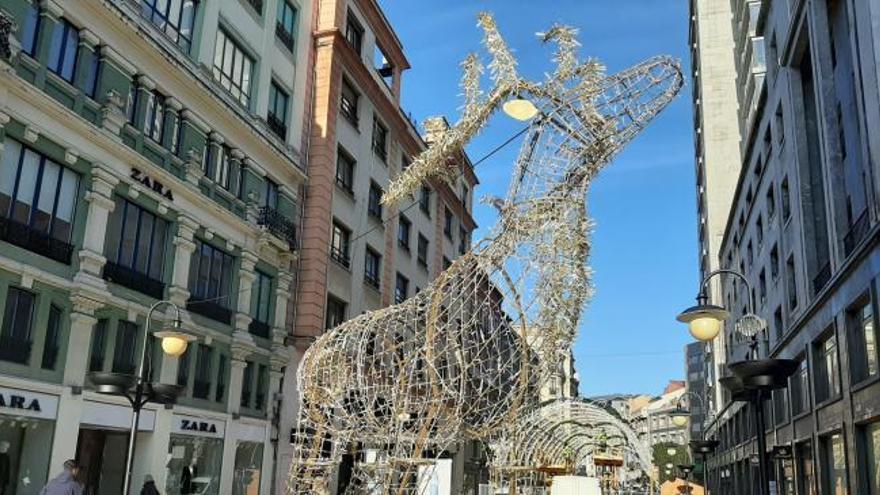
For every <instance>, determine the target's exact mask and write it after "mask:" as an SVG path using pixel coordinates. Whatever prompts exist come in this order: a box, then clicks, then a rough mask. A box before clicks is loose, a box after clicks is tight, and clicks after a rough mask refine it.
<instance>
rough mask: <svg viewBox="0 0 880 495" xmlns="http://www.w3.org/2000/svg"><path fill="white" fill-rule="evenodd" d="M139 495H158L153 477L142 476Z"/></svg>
mask: <svg viewBox="0 0 880 495" xmlns="http://www.w3.org/2000/svg"><path fill="white" fill-rule="evenodd" d="M141 495H160V494H159V489H158V488H156V481H155V480H153V475H150V474H148V475H146V476H144V486H143V488H141Z"/></svg>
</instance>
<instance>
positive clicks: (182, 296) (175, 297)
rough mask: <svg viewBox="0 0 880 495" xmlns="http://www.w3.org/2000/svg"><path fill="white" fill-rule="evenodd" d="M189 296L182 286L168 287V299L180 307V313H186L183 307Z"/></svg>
mask: <svg viewBox="0 0 880 495" xmlns="http://www.w3.org/2000/svg"><path fill="white" fill-rule="evenodd" d="M193 249H195V246H193ZM189 296H190V293H189V290H187V289H186V288H184V287H180V286H177V285H172V286H170V287H168V300H170V301H171V302H173V303H174V304H176V305H177V306H178V307H179V308H180V312H181V313H186V311H185V310H184V308H185V307H186V302H187V301H188V300H189Z"/></svg>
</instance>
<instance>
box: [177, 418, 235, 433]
mask: <svg viewBox="0 0 880 495" xmlns="http://www.w3.org/2000/svg"><path fill="white" fill-rule="evenodd" d="M225 427H226V423H225V422H224V421H217V420H213V419H205V418H197V417H194V416H184V415H179V414H175V415H174V425H173V428H174V430H173V432H174V433H180V434H184V435H197V436H201V437H212V438H223V434H224V433H225V429H226V428H225Z"/></svg>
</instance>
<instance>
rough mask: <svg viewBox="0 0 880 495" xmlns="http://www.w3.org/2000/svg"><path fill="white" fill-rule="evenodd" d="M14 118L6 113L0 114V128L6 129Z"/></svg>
mask: <svg viewBox="0 0 880 495" xmlns="http://www.w3.org/2000/svg"><path fill="white" fill-rule="evenodd" d="M10 120H12V118H11V117H10V116H9V114H8V113H6V112H0V127H5V126H6V124H8V123H9V121H10Z"/></svg>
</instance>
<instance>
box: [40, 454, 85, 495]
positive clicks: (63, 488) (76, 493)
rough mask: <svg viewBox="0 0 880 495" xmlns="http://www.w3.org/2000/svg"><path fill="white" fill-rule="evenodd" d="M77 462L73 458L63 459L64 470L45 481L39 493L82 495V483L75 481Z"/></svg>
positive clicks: (77, 468) (46, 494)
mask: <svg viewBox="0 0 880 495" xmlns="http://www.w3.org/2000/svg"><path fill="white" fill-rule="evenodd" d="M78 475H79V463H77V462H76V461H75V460H74V459H69V460H66V461H64V472H62V473H61V474H59V475H58V476H56V477H55V478H53V479H52V480H50V481H49V482H48V483H46V486H44V487H43V489H42V490H41V491H40V495H82V493H83V488H82V485H80V484H79V481H77V476H78Z"/></svg>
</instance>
